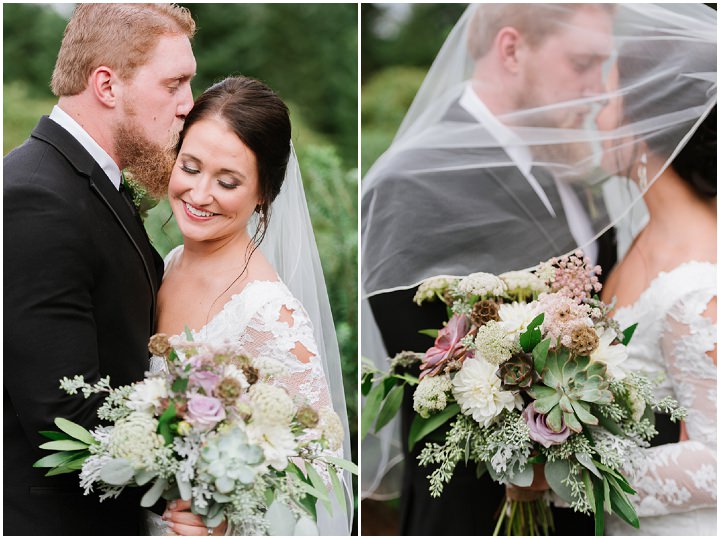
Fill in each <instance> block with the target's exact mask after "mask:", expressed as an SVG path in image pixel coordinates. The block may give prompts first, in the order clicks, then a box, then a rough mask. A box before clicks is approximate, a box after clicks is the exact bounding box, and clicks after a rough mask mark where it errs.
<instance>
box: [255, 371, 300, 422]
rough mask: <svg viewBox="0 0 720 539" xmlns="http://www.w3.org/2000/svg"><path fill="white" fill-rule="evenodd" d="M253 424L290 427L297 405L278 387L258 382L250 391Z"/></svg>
mask: <svg viewBox="0 0 720 539" xmlns="http://www.w3.org/2000/svg"><path fill="white" fill-rule="evenodd" d="M248 394H249V395H250V402H251V406H252V418H253V422H261V423H268V424H271V425H273V424H277V425H283V426H284V425H289V424H290V421H291V420H292V418H293V416H294V415H295V405H294V404H293V401H292V399H291V398H290V396H289V395H288V394H287V392H286V391H285V390H284V389H283V388H281V387H277V386H273V385H270V384H265V383H263V382H258V383H256V384H254V385H253V386H252V387H251V388H250V390H249V391H248Z"/></svg>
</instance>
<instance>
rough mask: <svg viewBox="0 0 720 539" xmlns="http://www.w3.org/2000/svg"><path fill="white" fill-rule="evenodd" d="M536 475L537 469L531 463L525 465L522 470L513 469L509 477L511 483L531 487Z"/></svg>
mask: <svg viewBox="0 0 720 539" xmlns="http://www.w3.org/2000/svg"><path fill="white" fill-rule="evenodd" d="M534 477H535V471H534V469H533V467H532V466H531V465H527V466H525V467H524V468H523V469H522V471H519V470H518V471H515V470H513V472H512V476H511V477H509V478H508V479H509V480H510V483H512V484H513V485H515V486H518V487H529V486H530V485H532V482H533V478H534Z"/></svg>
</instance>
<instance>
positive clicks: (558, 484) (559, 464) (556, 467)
mask: <svg viewBox="0 0 720 539" xmlns="http://www.w3.org/2000/svg"><path fill="white" fill-rule="evenodd" d="M569 475H570V465H569V464H568V463H567V462H566V461H562V460H556V461H553V462H546V463H545V480H546V481H547V483H548V485H550V488H551V489H552V490H553V492H555V494H557V495H558V496H560V498H562V499H563V500H564V501H566V502H567V503H570V502H572V492H571V491H570V488H569V487H567V486H566V485H564V484H563V483H562V481H563V480H565V479H567V478H568V476H569Z"/></svg>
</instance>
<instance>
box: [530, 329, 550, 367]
mask: <svg viewBox="0 0 720 539" xmlns="http://www.w3.org/2000/svg"><path fill="white" fill-rule="evenodd" d="M549 349H550V337H548V338H547V339H545V340H544V341H540V342H539V343H538V345H537V346H536V347H535V348H533V351H532V356H533V363H534V365H535V370H536V371H537V372H538V373H541V372H542V370H543V369H544V368H545V361H546V360H547V355H548V350H549Z"/></svg>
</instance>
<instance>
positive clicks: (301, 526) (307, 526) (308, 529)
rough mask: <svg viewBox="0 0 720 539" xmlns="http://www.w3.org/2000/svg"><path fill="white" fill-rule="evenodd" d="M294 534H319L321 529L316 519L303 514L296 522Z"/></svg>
mask: <svg viewBox="0 0 720 539" xmlns="http://www.w3.org/2000/svg"><path fill="white" fill-rule="evenodd" d="M293 535H304V536H308V535H309V536H318V535H320V531H319V530H318V527H317V524H316V523H315V521H314V520H312V519H311V518H309V517H306V516H301V517H300V518H299V519H298V521H297V523H296V524H295V530H294V531H293Z"/></svg>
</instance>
